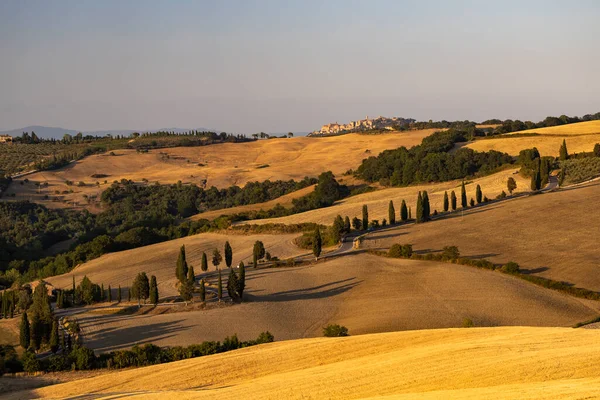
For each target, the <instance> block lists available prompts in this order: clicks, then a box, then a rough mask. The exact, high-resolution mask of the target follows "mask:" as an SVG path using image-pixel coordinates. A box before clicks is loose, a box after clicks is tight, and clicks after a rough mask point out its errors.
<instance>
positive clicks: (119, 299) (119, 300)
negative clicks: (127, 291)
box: [117, 285, 121, 303]
mask: <svg viewBox="0 0 600 400" xmlns="http://www.w3.org/2000/svg"><path fill="white" fill-rule="evenodd" d="M120 302H121V285H119V289H118V290H117V303H120Z"/></svg>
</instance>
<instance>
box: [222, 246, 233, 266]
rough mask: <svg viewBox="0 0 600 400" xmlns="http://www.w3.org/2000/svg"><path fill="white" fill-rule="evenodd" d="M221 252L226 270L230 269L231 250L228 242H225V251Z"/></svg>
mask: <svg viewBox="0 0 600 400" xmlns="http://www.w3.org/2000/svg"><path fill="white" fill-rule="evenodd" d="M223 252H224V253H225V265H227V268H231V263H232V262H233V250H232V249H231V245H230V244H229V241H227V242H225V249H224V251H223Z"/></svg>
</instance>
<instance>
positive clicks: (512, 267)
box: [502, 261, 520, 274]
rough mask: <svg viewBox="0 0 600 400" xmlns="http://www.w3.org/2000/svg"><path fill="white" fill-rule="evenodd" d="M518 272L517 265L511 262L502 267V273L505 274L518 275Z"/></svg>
mask: <svg viewBox="0 0 600 400" xmlns="http://www.w3.org/2000/svg"><path fill="white" fill-rule="evenodd" d="M519 270H520V268H519V264H517V263H516V262H513V261H510V262H508V263H507V264H505V265H503V266H502V272H506V273H507V274H518V273H519Z"/></svg>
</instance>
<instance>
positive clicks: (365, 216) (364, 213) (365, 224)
mask: <svg viewBox="0 0 600 400" xmlns="http://www.w3.org/2000/svg"><path fill="white" fill-rule="evenodd" d="M362 228H363V230H366V229H367V228H369V209H368V208H367V205H366V204H364V205H363V207H362Z"/></svg>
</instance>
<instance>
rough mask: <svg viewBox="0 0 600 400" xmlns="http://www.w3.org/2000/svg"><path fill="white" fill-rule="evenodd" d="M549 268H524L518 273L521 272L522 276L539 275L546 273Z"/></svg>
mask: <svg viewBox="0 0 600 400" xmlns="http://www.w3.org/2000/svg"><path fill="white" fill-rule="evenodd" d="M549 269H550V268H549V267H539V268H531V269H525V268H521V269H520V270H519V272H521V273H522V274H527V275H529V274H539V273H540V272H546V271H548V270H549ZM570 285H572V284H570Z"/></svg>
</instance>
